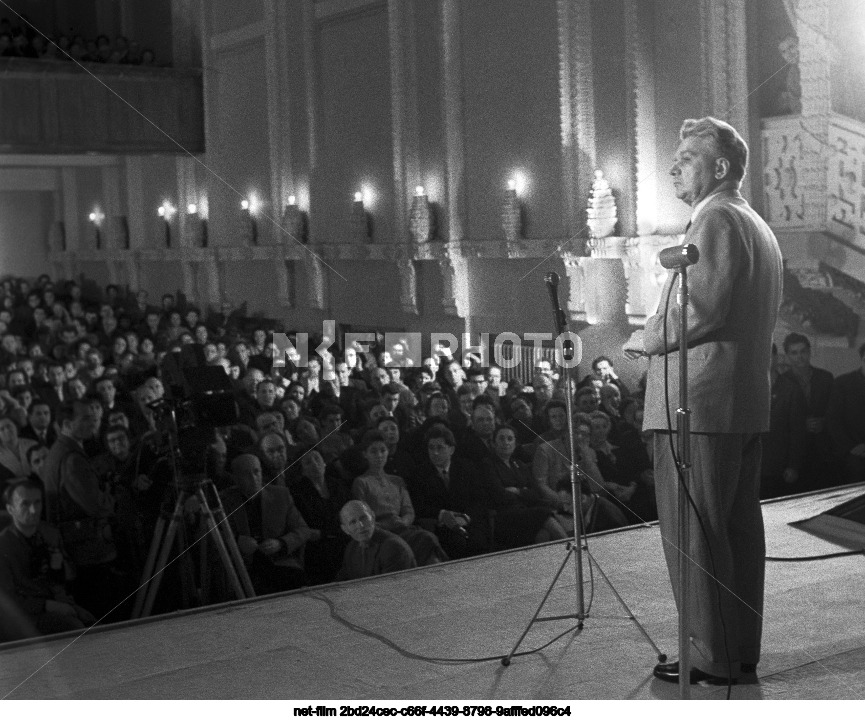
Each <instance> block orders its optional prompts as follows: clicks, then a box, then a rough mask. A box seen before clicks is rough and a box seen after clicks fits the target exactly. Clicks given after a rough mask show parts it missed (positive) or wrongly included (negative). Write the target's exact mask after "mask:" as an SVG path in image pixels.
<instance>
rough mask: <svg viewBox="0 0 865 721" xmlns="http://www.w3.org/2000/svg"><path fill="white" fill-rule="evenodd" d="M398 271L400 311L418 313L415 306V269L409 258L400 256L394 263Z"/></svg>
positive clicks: (410, 313) (411, 313)
mask: <svg viewBox="0 0 865 721" xmlns="http://www.w3.org/2000/svg"><path fill="white" fill-rule="evenodd" d="M396 267H397V271H398V272H399V301H400V305H401V306H402V312H403V313H407V314H409V315H419V313H418V307H417V270H416V268H415V265H414V261H413V260H411V258H402V259H400V260H398V261H397V263H396Z"/></svg>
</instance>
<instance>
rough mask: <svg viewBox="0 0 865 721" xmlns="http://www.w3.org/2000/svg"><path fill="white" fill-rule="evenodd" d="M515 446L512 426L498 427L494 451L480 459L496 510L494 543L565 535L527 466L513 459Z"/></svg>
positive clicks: (518, 542)
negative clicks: (540, 493)
mask: <svg viewBox="0 0 865 721" xmlns="http://www.w3.org/2000/svg"><path fill="white" fill-rule="evenodd" d="M516 448H517V437H516V434H515V433H514V429H513V428H510V427H509V426H498V427H497V428H496V429H495V431H493V454H492V455H491V456H489V457H487V458H485V459H484V461H483V466H482V470H483V472H484V473H485V474H486V477H487V481H488V493H489V494H490V502H491V506H492V508H493V509H495V510H496V517H495V526H494V539H495V542H496V545H498V546H505V547H508V548H516V547H518V546H526V545H529V544H531V543H545V542H547V541H557V540H559V539H562V538H565V537H566V535H567V534H566V533H565V529H564V528H562V526H561V524H560V523H559V522H558V521H557V520H556V517H555V515H554V513H553V512H552V510H551V509H550V508H549V507H546V506H544V505H543V504H542V502H541V500H540V498H539V496H538V494H537V493H536V491H535V488H534V486H533V484H532V482H531V472H530V470H529V467H528V466H526V465H525V464H524V463H520V462H519V461H517V460H515V459H514V458H513V455H514V451H515V450H516Z"/></svg>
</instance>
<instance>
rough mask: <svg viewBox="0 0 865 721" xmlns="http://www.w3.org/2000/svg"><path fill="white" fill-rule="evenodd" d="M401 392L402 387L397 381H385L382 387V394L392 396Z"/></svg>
mask: <svg viewBox="0 0 865 721" xmlns="http://www.w3.org/2000/svg"><path fill="white" fill-rule="evenodd" d="M399 392H400V387H399V386H398V385H397V384H396V383H385V384H384V385H383V386H382V387H381V394H380V395H382V396H392V395H394V394H396V393H399Z"/></svg>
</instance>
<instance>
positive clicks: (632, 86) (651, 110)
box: [621, 0, 658, 235]
mask: <svg viewBox="0 0 865 721" xmlns="http://www.w3.org/2000/svg"><path fill="white" fill-rule="evenodd" d="M653 22H654V18H653V3H646V2H641V0H625V57H626V67H625V82H626V87H627V93H628V99H627V108H628V136H629V137H628V141H629V143H628V144H629V145H630V147H631V152H632V155H631V172H630V174H629V179H630V182H629V185H630V187H629V188H628V189H627V193H628V195H629V196H630V198H632V199H633V205H632V209H633V216H635V217H628V216H631V213H627V214H625V218H623V219H622V221H621V222H622V225H623V226H624V227H623V228H622V232H623V234H625V235H650V234H652V233H654V232H655V231H656V230H657V228H658V218H657V214H656V211H657V206H658V168H657V163H656V157H657V147H656V143H655V130H656V127H657V122H656V119H655V71H654V68H655V63H654V58H653V57H652V46H653V44H654V38H653V37H652V34H651V32H650V31H649V29H650V28H652V27H653ZM626 218H627V220H626Z"/></svg>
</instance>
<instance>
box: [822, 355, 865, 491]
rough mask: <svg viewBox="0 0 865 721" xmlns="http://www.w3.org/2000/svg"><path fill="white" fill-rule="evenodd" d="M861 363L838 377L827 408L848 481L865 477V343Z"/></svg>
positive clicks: (829, 421)
mask: <svg viewBox="0 0 865 721" xmlns="http://www.w3.org/2000/svg"><path fill="white" fill-rule="evenodd" d="M859 363H860V366H859V368H857V369H856V370H854V371H851V372H850V373H845V374H844V375H841V376H838V378H836V379H835V383H834V385H833V387H832V395H831V397H830V400H829V406H828V408H827V410H826V424H827V427H828V431H829V436H830V437H831V439H832V444H833V446H834V450H835V454H836V457H837V459H838V467H839V468H840V469H841V471H842V473H843V476H842V477H841V478H839V479H838V481H839V482H844V483H860V482H862V481H863V480H865V344H863V345H861V346H859Z"/></svg>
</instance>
